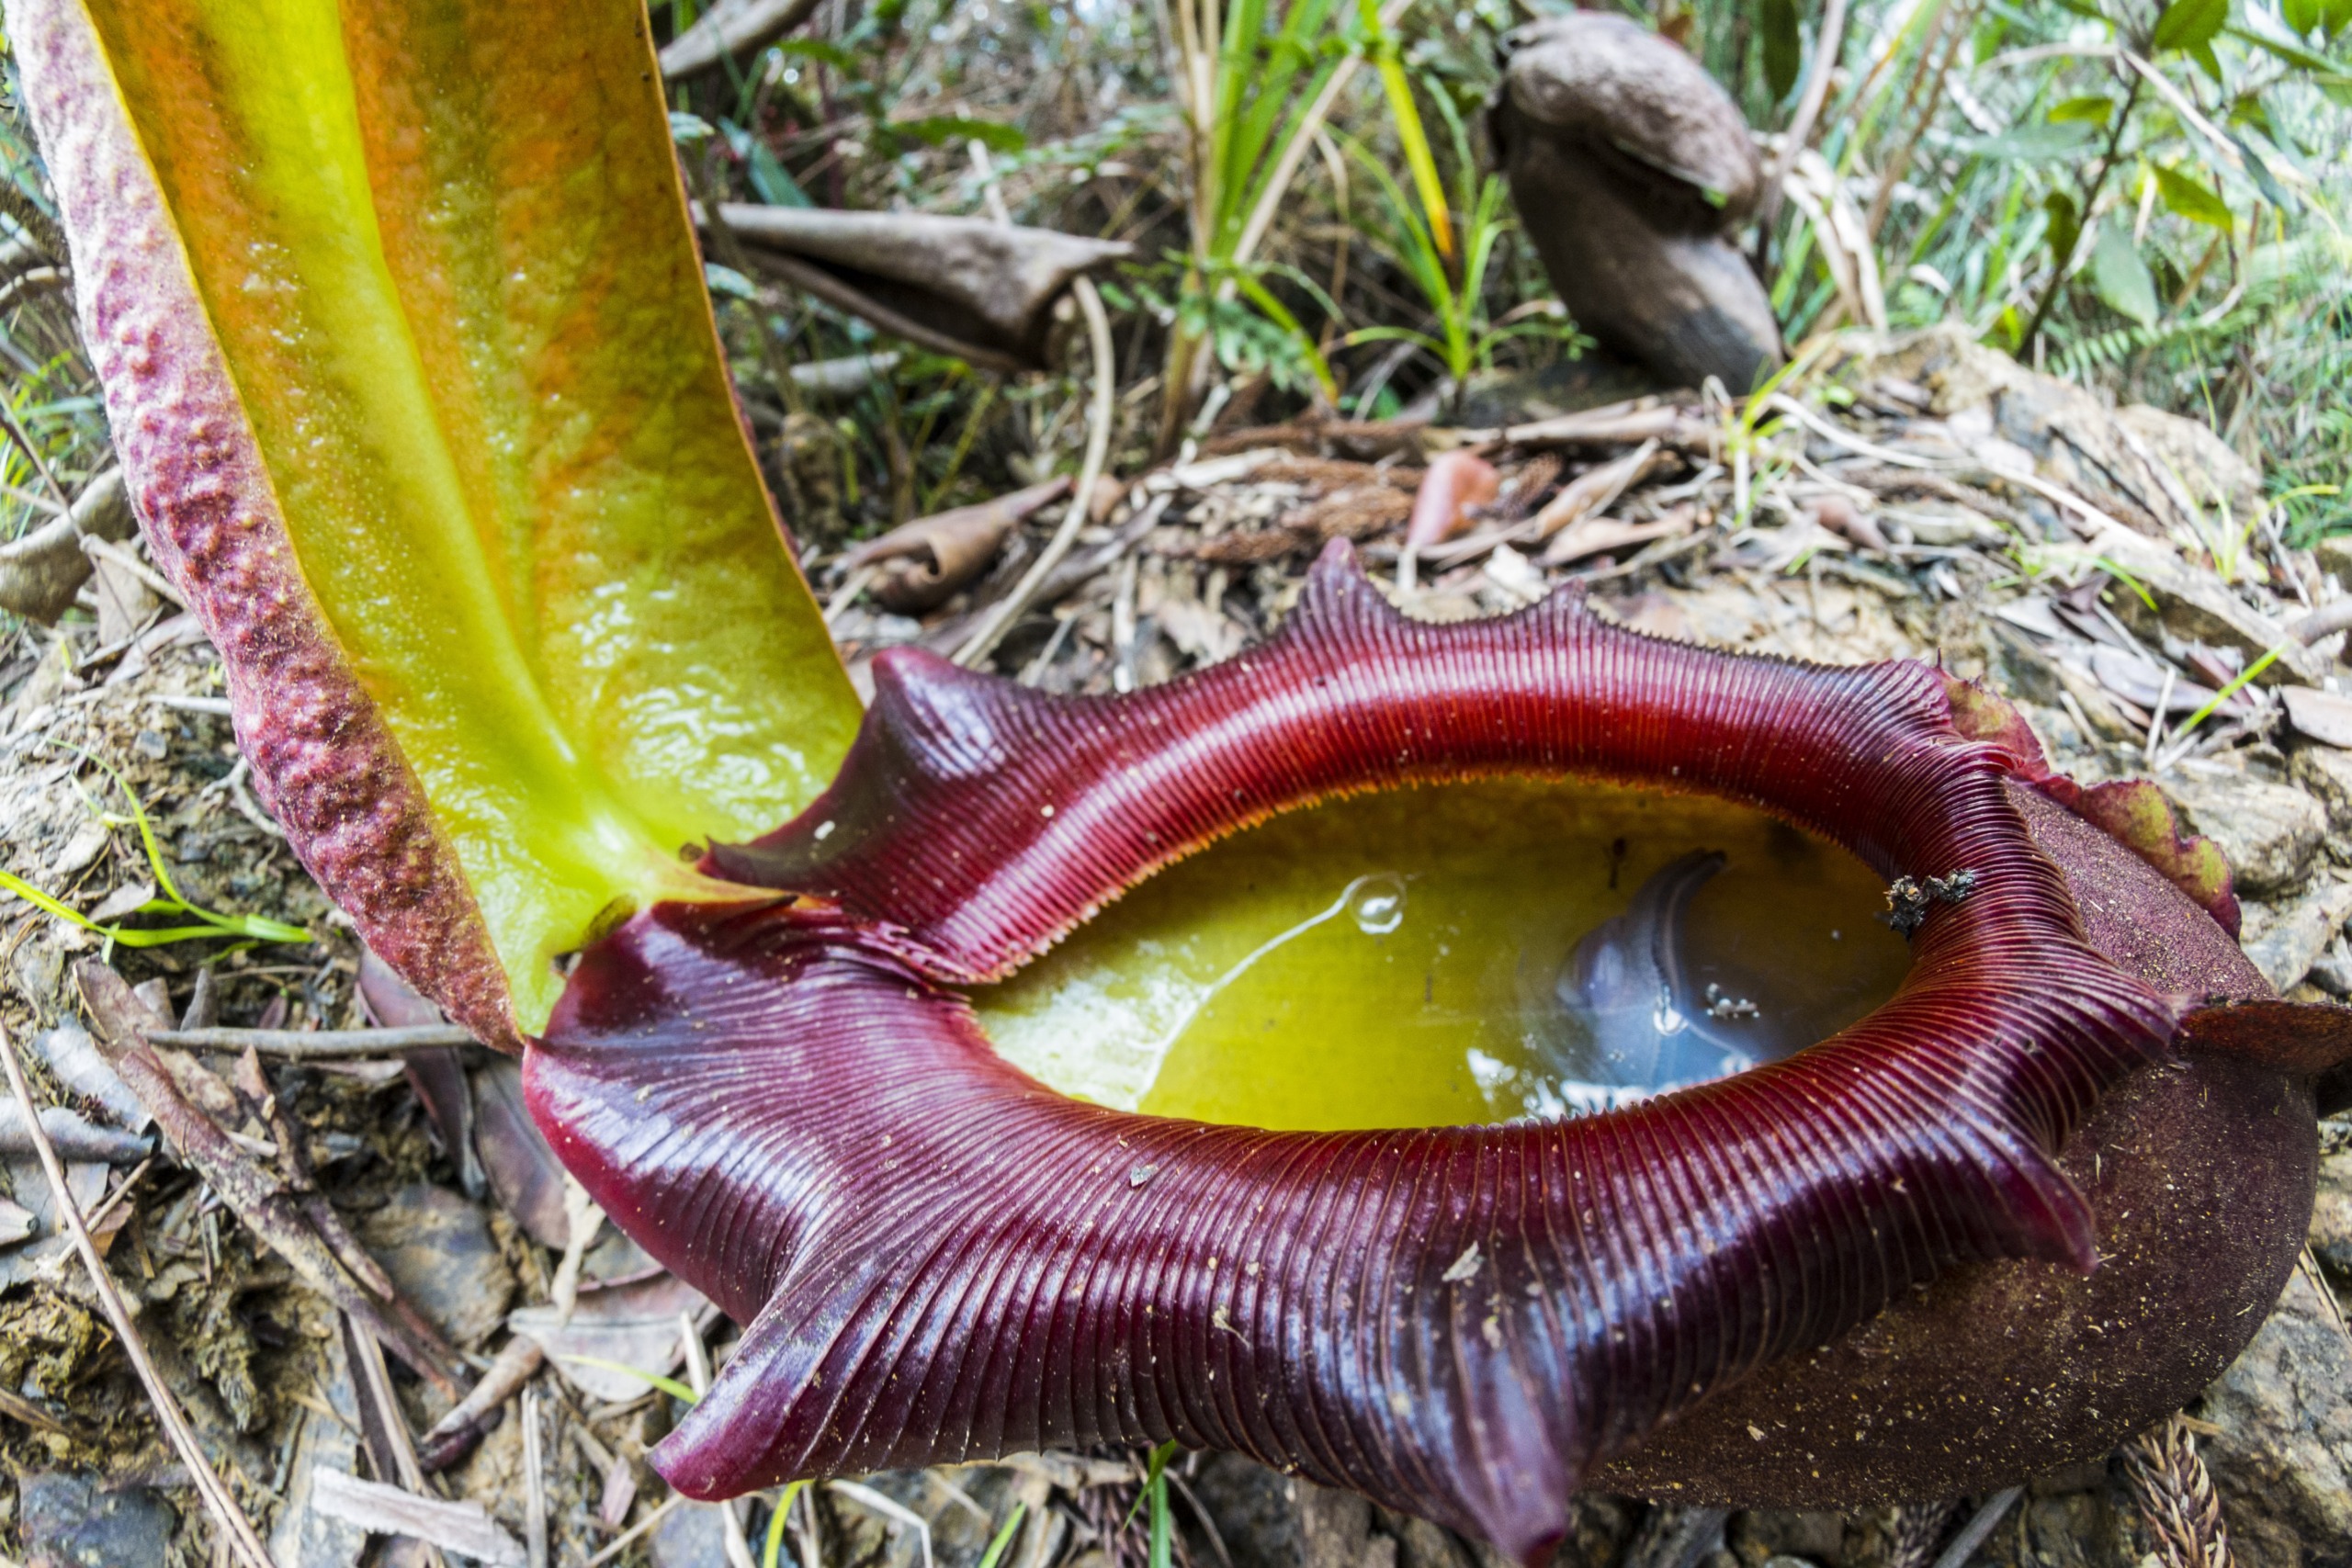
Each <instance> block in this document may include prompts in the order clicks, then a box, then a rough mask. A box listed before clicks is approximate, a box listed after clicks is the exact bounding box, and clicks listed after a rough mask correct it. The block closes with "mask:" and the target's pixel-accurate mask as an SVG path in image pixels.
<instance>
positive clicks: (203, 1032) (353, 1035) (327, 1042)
mask: <svg viewBox="0 0 2352 1568" xmlns="http://www.w3.org/2000/svg"><path fill="white" fill-rule="evenodd" d="M141 1035H142V1036H144V1037H145V1039H146V1040H147V1041H148V1042H149V1043H151V1044H155V1045H175V1046H177V1047H179V1048H180V1049H181V1050H183V1051H258V1052H260V1053H261V1054H262V1055H265V1056H268V1057H272V1058H274V1059H276V1060H277V1061H281V1062H330V1061H338V1060H350V1059H352V1058H355V1057H357V1058H366V1057H371V1056H397V1055H400V1054H401V1052H403V1051H428V1050H435V1049H445V1048H447V1047H448V1046H451V1045H470V1044H472V1043H473V1041H474V1037H473V1035H472V1033H471V1032H469V1031H467V1030H463V1029H460V1028H458V1026H457V1025H456V1024H454V1023H428V1024H420V1025H418V1026H416V1027H415V1028H413V1029H148V1030H141Z"/></svg>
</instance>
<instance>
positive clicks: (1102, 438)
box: [956, 273, 1119, 670]
mask: <svg viewBox="0 0 2352 1568" xmlns="http://www.w3.org/2000/svg"><path fill="white" fill-rule="evenodd" d="M1069 287H1070V292H1071V293H1072V294H1073V295H1074V296H1076V297H1077V299H1078V308H1079V310H1080V313H1081V314H1083V315H1084V316H1085V317H1086V338H1087V342H1088V343H1089V344H1091V346H1092V350H1093V355H1094V403H1093V407H1092V409H1091V412H1089V413H1088V415H1087V428H1086V458H1085V461H1084V462H1083V463H1082V464H1080V468H1079V471H1078V487H1077V489H1076V490H1075V491H1073V492H1072V493H1071V495H1070V502H1069V512H1067V513H1064V514H1063V516H1062V524H1061V526H1060V527H1058V528H1057V529H1055V530H1054V536H1053V538H1052V539H1051V540H1050V541H1048V542H1047V544H1046V547H1045V549H1044V551H1043V552H1041V553H1040V554H1039V555H1038V557H1037V558H1036V559H1035V561H1032V562H1031V563H1030V565H1029V570H1027V571H1026V572H1023V574H1022V577H1021V581H1020V582H1018V583H1017V584H1015V585H1014V587H1013V590H1012V592H1010V593H1008V594H1006V595H1005V596H1004V598H1003V599H1002V600H1001V601H999V602H998V604H996V606H995V607H994V608H993V609H991V610H990V611H989V613H988V614H987V615H986V616H985V617H984V618H983V619H982V620H981V622H980V625H979V626H978V629H977V630H975V631H974V632H973V633H972V636H971V638H970V639H969V640H968V641H967V642H966V643H965V644H964V646H963V647H962V648H961V649H958V650H957V651H956V663H958V664H960V665H962V666H963V667H964V668H965V669H967V670H969V669H971V668H973V667H974V666H976V665H978V663H979V662H980V660H983V659H986V658H987V657H988V656H989V653H990V652H991V651H992V650H993V649H995V647H996V645H997V641H998V639H999V638H1001V637H1003V636H1004V634H1005V633H1006V632H1007V631H1008V630H1010V629H1011V628H1012V623H1013V622H1014V621H1015V620H1016V619H1018V618H1019V616H1020V615H1021V612H1022V611H1023V610H1025V609H1027V608H1028V607H1029V602H1030V600H1031V599H1033V598H1035V596H1036V592H1037V589H1038V587H1039V585H1040V584H1042V583H1043V582H1044V581H1046V578H1048V577H1050V576H1051V575H1053V570H1054V568H1055V567H1057V566H1058V565H1060V564H1061V558H1062V557H1064V556H1066V555H1068V554H1069V547H1070V545H1071V543H1072V542H1073V541H1075V540H1076V539H1077V537H1078V530H1079V528H1080V525H1082V524H1084V523H1085V521H1086V516H1087V513H1089V512H1091V510H1093V506H1094V481H1095V480H1097V479H1101V478H1102V477H1103V464H1104V462H1105V461H1107V460H1108V458H1109V457H1110V455H1111V425H1112V422H1113V421H1114V419H1115V418H1116V417H1117V414H1118V391H1119V389H1118V385H1117V382H1118V374H1119V368H1118V360H1117V357H1116V355H1115V354H1114V350H1113V348H1112V344H1111V318H1110V316H1109V315H1107V314H1106V313H1105V312H1104V311H1103V296H1102V295H1100V294H1098V293H1096V292H1095V289H1094V284H1093V282H1092V281H1091V279H1089V278H1088V277H1087V276H1085V275H1084V274H1083V273H1081V274H1080V275H1079V276H1076V277H1073V278H1071V279H1070V285H1069Z"/></svg>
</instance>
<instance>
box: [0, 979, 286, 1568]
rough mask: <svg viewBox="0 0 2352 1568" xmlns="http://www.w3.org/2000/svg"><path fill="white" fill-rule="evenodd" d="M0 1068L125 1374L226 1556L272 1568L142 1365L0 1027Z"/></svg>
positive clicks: (167, 1393) (126, 1314) (141, 1348)
mask: <svg viewBox="0 0 2352 1568" xmlns="http://www.w3.org/2000/svg"><path fill="white" fill-rule="evenodd" d="M0 1066H6V1069H7V1073H8V1088H9V1089H10V1090H11V1091H13V1092H14V1093H15V1095H16V1097H17V1103H18V1104H19V1105H22V1106H23V1107H24V1108H25V1124H26V1125H27V1126H28V1127H30V1128H31V1129H33V1134H32V1139H33V1154H34V1156H35V1157H36V1158H38V1159H39V1160H40V1168H41V1174H42V1175H43V1176H45V1177H47V1178H48V1179H49V1190H50V1196H51V1201H53V1202H54V1203H55V1204H56V1205H57V1213H58V1215H59V1217H60V1218H62V1220H63V1221H64V1222H65V1228H66V1230H67V1231H69V1232H70V1233H72V1235H73V1237H74V1250H75V1251H77V1252H79V1253H80V1254H81V1255H82V1264H83V1267H84V1268H85V1269H88V1270H89V1271H90V1284H91V1288H92V1289H93V1290H95V1291H96V1292H97V1297H98V1304H99V1306H100V1307H101V1308H103V1309H104V1310H105V1312H106V1314H107V1323H108V1324H109V1325H111V1326H112V1327H113V1329H114V1334H115V1338H116V1339H117V1340H119V1341H120V1343H121V1345H122V1348H123V1353H124V1354H125V1355H126V1356H128V1357H129V1358H130V1367H131V1371H134V1372H136V1373H137V1374H138V1377H139V1382H140V1385H141V1387H142V1388H144V1389H145V1390H146V1391H147V1399H148V1403H149V1404H153V1406H154V1407H155V1418H156V1420H157V1422H158V1423H160V1424H161V1425H162V1427H163V1428H164V1438H166V1439H167V1440H168V1441H169V1442H170V1443H171V1445H172V1450H173V1452H175V1453H176V1454H177V1455H178V1456H179V1460H180V1462H181V1463H182V1464H183V1465H185V1466H186V1467H187V1472H188V1476H189V1478H190V1479H191V1480H193V1481H194V1482H195V1483H196V1489H197V1493H198V1495H199V1496H201V1497H202V1498H203V1499H204V1504H205V1507H206V1509H207V1510H208V1511H209V1513H210V1514H211V1516H212V1522H213V1525H214V1527H215V1528H216V1529H219V1530H220V1539H221V1540H224V1541H225V1542H226V1543H227V1544H228V1547H229V1550H230V1551H232V1552H233V1553H235V1555H236V1557H237V1559H238V1561H239V1562H242V1563H243V1564H244V1568H272V1565H271V1562H270V1557H269V1551H268V1549H267V1548H266V1547H265V1546H264V1545H262V1540H261V1537H260V1536H259V1535H258V1534H256V1533H255V1532H254V1525H253V1521H252V1520H251V1519H249V1518H247V1517H245V1511H244V1510H243V1508H241V1507H239V1506H237V1500H236V1498H235V1497H233V1496H232V1495H230V1492H229V1488H228V1485H227V1483H224V1482H223V1481H222V1480H221V1479H220V1475H219V1473H218V1472H215V1471H214V1470H213V1468H212V1466H211V1463H210V1462H209V1461H208V1460H206V1458H205V1457H204V1450H202V1449H201V1448H200V1447H198V1444H197V1440H196V1432H195V1430H194V1429H193V1428H192V1427H189V1426H188V1424H187V1416H186V1415H184V1414H183V1413H182V1412H181V1410H180V1406H179V1401H178V1400H176V1399H175V1398H174V1397H173V1396H172V1391H171V1390H170V1389H169V1388H167V1387H165V1386H164V1380H163V1378H162V1376H161V1375H160V1374H159V1373H157V1371H155V1364H154V1363H153V1361H151V1360H150V1359H148V1357H147V1346H146V1343H145V1341H143V1340H142V1339H141V1338H140V1337H139V1325H137V1324H135V1323H133V1322H132V1321H131V1317H130V1307H129V1306H128V1305H126V1304H125V1303H124V1302H123V1299H122V1292H120V1291H119V1290H117V1289H116V1288H115V1283H114V1276H113V1275H111V1274H109V1273H107V1266H106V1260H105V1259H104V1258H100V1257H99V1256H98V1249H97V1247H96V1244H95V1243H93V1242H92V1241H91V1240H90V1233H89V1230H88V1228H87V1227H86V1226H85V1225H84V1224H83V1223H82V1212H81V1210H80V1209H79V1208H78V1207H76V1206H75V1204H74V1193H73V1191H72V1190H71V1189H70V1188H68V1187H67V1186H66V1184H65V1168H64V1167H63V1166H62V1165H61V1164H59V1163H58V1159H57V1151H56V1150H55V1149H53V1148H51V1146H50V1143H49V1136H48V1134H45V1133H43V1132H41V1131H40V1116H39V1114H38V1113H37V1111H36V1110H35V1107H34V1105H33V1093H32V1088H31V1086H30V1085H29V1084H28V1083H27V1082H26V1081H25V1067H24V1064H23V1062H21V1061H19V1060H18V1059H17V1041H16V1037H15V1036H14V1035H12V1034H11V1033H9V1032H8V1030H7V1027H6V1025H5V1024H0Z"/></svg>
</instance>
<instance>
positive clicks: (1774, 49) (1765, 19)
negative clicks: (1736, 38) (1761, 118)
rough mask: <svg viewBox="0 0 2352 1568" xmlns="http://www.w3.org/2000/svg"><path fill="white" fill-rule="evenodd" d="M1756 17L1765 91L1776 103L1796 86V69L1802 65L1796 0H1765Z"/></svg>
mask: <svg viewBox="0 0 2352 1568" xmlns="http://www.w3.org/2000/svg"><path fill="white" fill-rule="evenodd" d="M1757 21H1758V30H1759V31H1760V32H1761V34H1762V64H1763V68H1764V91H1765V92H1766V93H1768V94H1769V95H1770V96H1771V98H1772V101H1773V102H1775V103H1778V102H1780V101H1781V99H1782V98H1785V97H1787V96H1789V95H1790V94H1791V93H1792V92H1794V91H1795V90H1796V85H1797V73H1798V72H1799V71H1800V70H1802V69H1803V68H1804V36H1803V35H1802V34H1801V33H1800V32H1799V30H1798V28H1797V4H1796V0H1764V4H1763V5H1762V6H1759V7H1758V12H1757Z"/></svg>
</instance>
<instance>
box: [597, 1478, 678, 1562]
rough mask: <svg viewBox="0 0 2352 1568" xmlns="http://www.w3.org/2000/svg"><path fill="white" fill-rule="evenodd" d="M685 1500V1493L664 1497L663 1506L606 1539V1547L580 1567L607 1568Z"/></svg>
mask: <svg viewBox="0 0 2352 1568" xmlns="http://www.w3.org/2000/svg"><path fill="white" fill-rule="evenodd" d="M685 1500H686V1495H685V1494H684V1493H683V1492H673V1493H671V1494H670V1495H668V1496H667V1497H664V1498H662V1505H661V1506H659V1507H657V1508H655V1509H654V1510H653V1511H652V1512H651V1513H650V1514H648V1515H646V1516H645V1517H643V1518H641V1519H639V1520H638V1521H637V1523H635V1524H633V1525H631V1526H629V1527H628V1529H625V1530H623V1531H622V1532H621V1533H620V1534H618V1535H616V1536H615V1537H614V1538H613V1539H612V1540H608V1541H606V1542H605V1546H604V1549H603V1550H602V1551H598V1552H597V1553H596V1555H595V1556H594V1557H591V1558H590V1559H588V1561H587V1562H582V1564H581V1565H580V1568H605V1563H607V1562H611V1561H612V1560H613V1559H614V1558H616V1557H618V1556H619V1555H620V1554H621V1553H622V1552H624V1551H628V1549H629V1548H630V1547H632V1546H635V1545H636V1544H637V1543H638V1542H639V1541H640V1540H644V1539H645V1537H646V1536H647V1535H648V1534H649V1533H650V1531H651V1530H652V1529H654V1527H655V1526H657V1525H659V1524H660V1523H661V1522H662V1520H663V1519H666V1518H668V1517H670V1515H671V1514H672V1512H673V1511H674V1510H675V1509H676V1508H677V1506H678V1505H679V1504H681V1503H683V1502H684V1501H685Z"/></svg>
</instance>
